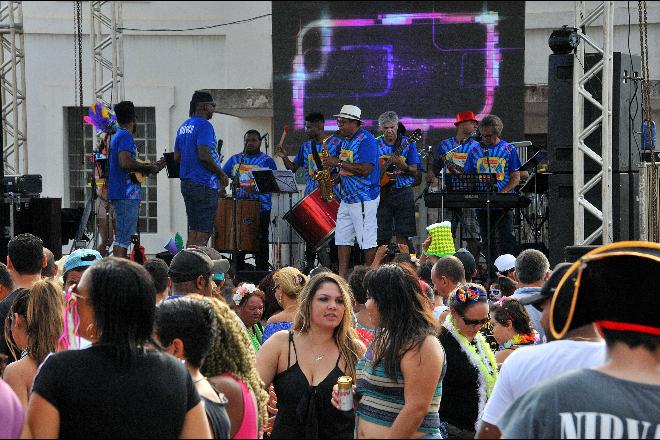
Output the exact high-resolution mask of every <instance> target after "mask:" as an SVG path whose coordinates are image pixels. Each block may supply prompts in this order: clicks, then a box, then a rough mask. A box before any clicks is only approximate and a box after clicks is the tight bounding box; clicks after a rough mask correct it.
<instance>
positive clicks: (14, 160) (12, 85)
mask: <svg viewBox="0 0 660 440" xmlns="http://www.w3.org/2000/svg"><path fill="white" fill-rule="evenodd" d="M24 41H25V39H24V37H23V5H22V2H11V1H0V44H1V46H2V47H1V48H0V94H2V101H1V102H2V134H3V136H2V144H3V145H2V151H3V154H4V167H5V173H6V174H25V173H27V170H28V149H27V104H26V100H25V50H24V47H25V43H24Z"/></svg>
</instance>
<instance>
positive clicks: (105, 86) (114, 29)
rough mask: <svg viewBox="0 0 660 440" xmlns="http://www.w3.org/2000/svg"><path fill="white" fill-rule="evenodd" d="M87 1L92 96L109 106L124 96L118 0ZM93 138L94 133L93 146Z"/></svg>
mask: <svg viewBox="0 0 660 440" xmlns="http://www.w3.org/2000/svg"><path fill="white" fill-rule="evenodd" d="M89 3H90V11H91V14H90V15H91V21H90V23H91V27H90V42H91V44H90V47H91V50H92V88H93V90H94V98H95V99H96V100H97V101H101V102H103V103H104V104H106V105H107V106H108V107H109V108H112V105H113V104H115V103H117V102H119V101H123V99H124V85H123V78H124V44H123V32H122V28H123V20H122V2H120V1H109V2H108V1H106V2H95V1H91V2H89ZM96 142H97V139H96V137H94V147H96Z"/></svg>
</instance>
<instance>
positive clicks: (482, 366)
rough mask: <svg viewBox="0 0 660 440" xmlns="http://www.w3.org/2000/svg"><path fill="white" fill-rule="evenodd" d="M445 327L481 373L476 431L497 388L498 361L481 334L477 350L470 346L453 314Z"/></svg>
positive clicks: (476, 339) (478, 335)
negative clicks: (495, 387)
mask: <svg viewBox="0 0 660 440" xmlns="http://www.w3.org/2000/svg"><path fill="white" fill-rule="evenodd" d="M443 326H444V327H445V328H446V329H447V330H448V331H449V333H451V335H452V336H453V337H454V339H456V341H457V342H458V345H460V347H461V350H462V351H463V352H464V353H465V355H466V356H467V358H468V361H469V362H470V363H471V364H472V365H473V366H474V367H475V368H476V369H477V371H478V372H479V389H478V392H479V411H478V413H479V415H478V417H477V420H476V422H475V430H476V429H477V425H478V424H479V422H480V420H481V415H482V413H483V410H484V407H485V406H486V401H487V400H488V398H489V397H490V395H491V393H492V392H493V387H494V386H495V381H496V380H497V360H496V359H495V355H494V354H493V351H492V350H491V349H490V347H489V346H488V343H487V342H486V339H485V338H484V336H483V335H482V334H481V332H479V333H477V335H476V336H475V337H474V339H475V341H476V342H477V348H475V347H474V346H473V345H472V344H470V342H469V341H468V340H467V338H466V337H465V336H463V335H462V334H461V333H460V332H459V331H458V329H457V328H456V324H455V323H454V317H453V316H452V315H451V314H449V316H447V319H445V322H444V324H443ZM484 360H487V361H488V363H489V364H490V370H489V369H488V367H487V366H486V363H485V362H484Z"/></svg>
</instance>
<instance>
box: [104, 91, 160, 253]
mask: <svg viewBox="0 0 660 440" xmlns="http://www.w3.org/2000/svg"><path fill="white" fill-rule="evenodd" d="M114 110H115V115H116V116H117V124H118V125H119V128H118V129H117V132H116V133H115V135H114V136H113V137H112V141H111V143H110V174H109V175H108V200H110V203H111V204H112V207H113V208H114V211H115V223H116V230H115V241H114V243H113V244H112V255H114V256H115V257H124V258H126V257H127V255H128V247H129V246H130V244H131V235H133V234H134V233H135V230H136V227H137V222H138V216H139V213H140V190H141V188H142V186H141V185H140V182H138V181H135V180H133V179H131V178H130V176H129V173H133V172H140V173H143V174H145V175H149V174H156V173H157V172H158V167H157V166H156V165H152V164H143V163H139V162H137V161H136V160H135V158H136V156H137V147H136V146H135V140H134V139H133V134H134V133H135V129H136V127H137V120H136V117H135V106H134V105H133V103H132V102H131V101H122V102H120V103H118V104H116V105H115V107H114Z"/></svg>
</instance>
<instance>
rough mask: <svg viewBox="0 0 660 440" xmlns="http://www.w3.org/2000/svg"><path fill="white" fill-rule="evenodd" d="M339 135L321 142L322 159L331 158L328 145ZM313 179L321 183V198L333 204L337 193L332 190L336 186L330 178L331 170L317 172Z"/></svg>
mask: <svg viewBox="0 0 660 440" xmlns="http://www.w3.org/2000/svg"><path fill="white" fill-rule="evenodd" d="M337 133H338V132H335V133H332V134H331V135H330V136H328V137H326V138H324V139H323V141H322V142H321V153H320V154H319V156H320V157H321V159H323V158H328V157H330V153H329V152H328V148H327V147H326V145H327V143H328V141H329V140H330V138H332V137H333V136H334V135H335V134H337ZM313 179H314V180H316V181H317V182H318V183H319V191H321V198H322V199H323V200H325V201H326V202H331V201H332V199H333V198H334V197H335V193H334V191H333V190H332V188H333V186H334V185H333V183H332V178H331V177H330V170H329V169H328V168H325V167H324V168H323V170H322V171H317V172H316V174H315V175H314V177H313Z"/></svg>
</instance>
